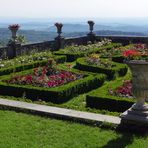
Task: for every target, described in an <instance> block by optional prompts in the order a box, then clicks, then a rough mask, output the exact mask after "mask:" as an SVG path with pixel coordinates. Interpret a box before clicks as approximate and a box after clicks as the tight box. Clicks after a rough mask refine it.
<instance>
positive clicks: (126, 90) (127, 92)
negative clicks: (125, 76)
mask: <svg viewBox="0 0 148 148" xmlns="http://www.w3.org/2000/svg"><path fill="white" fill-rule="evenodd" d="M109 93H110V94H111V95H114V96H118V97H124V98H133V95H132V82H131V80H126V81H124V82H123V85H122V86H119V87H117V88H116V89H115V90H112V89H109Z"/></svg>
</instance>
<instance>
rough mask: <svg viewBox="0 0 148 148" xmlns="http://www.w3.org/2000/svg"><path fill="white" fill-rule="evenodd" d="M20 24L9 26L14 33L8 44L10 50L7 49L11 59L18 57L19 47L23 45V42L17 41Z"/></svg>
mask: <svg viewBox="0 0 148 148" xmlns="http://www.w3.org/2000/svg"><path fill="white" fill-rule="evenodd" d="M19 27H20V26H19V25H18V24H14V25H10V26H9V27H8V28H9V30H10V31H11V34H12V38H11V39H10V40H9V42H8V44H7V46H8V50H7V57H8V58H9V59H11V58H14V57H16V55H17V51H16V50H17V49H19V48H20V47H21V44H20V43H18V42H17V40H16V38H17V31H18V29H19Z"/></svg>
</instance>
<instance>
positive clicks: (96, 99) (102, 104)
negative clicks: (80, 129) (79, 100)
mask: <svg viewBox="0 0 148 148" xmlns="http://www.w3.org/2000/svg"><path fill="white" fill-rule="evenodd" d="M126 79H130V76H129V74H127V75H126V76H125V77H124V78H122V77H120V78H117V79H116V80H114V81H110V82H108V83H106V84H105V85H103V86H102V87H100V88H98V89H96V90H94V91H92V92H91V93H89V94H88V95H87V96H86V104H87V106H88V107H91V108H96V109H105V110H109V111H116V112H123V111H125V110H127V109H128V108H130V107H131V106H132V104H133V103H134V102H135V99H130V98H123V97H118V96H113V95H110V94H109V92H108V90H109V89H110V88H111V89H113V90H115V89H116V88H117V87H119V86H121V85H122V84H123V80H126Z"/></svg>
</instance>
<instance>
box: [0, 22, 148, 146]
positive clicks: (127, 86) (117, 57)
mask: <svg viewBox="0 0 148 148" xmlns="http://www.w3.org/2000/svg"><path fill="white" fill-rule="evenodd" d="M88 24H89V27H90V32H89V33H88V35H87V39H86V40H85V41H84V42H83V41H80V40H81V39H80V40H78V42H76V41H75V42H74V43H73V42H70V44H67V45H65V39H64V37H63V36H62V35H61V33H62V27H63V25H62V24H61V23H56V24H55V26H56V27H57V33H58V36H57V37H56V38H55V41H54V42H55V43H56V44H55V46H54V50H53V49H52V47H51V48H50V47H48V48H47V47H46V49H45V50H44V47H42V46H38V47H39V50H38V52H36V51H37V50H36V48H38V47H31V48H32V49H31V50H32V52H30V51H29V50H27V52H28V53H27V52H26V53H25V54H24V53H23V52H22V51H21V50H20V49H21V48H22V47H23V45H21V44H20V43H19V42H18V41H17V38H16V32H17V30H18V29H19V27H20V26H19V25H17V24H16V25H10V26H9V29H10V30H11V31H12V39H11V40H10V41H9V43H8V48H7V50H5V53H3V54H1V55H0V56H1V60H0V96H1V98H4V99H9V100H18V101H22V102H31V103H35V104H42V105H47V106H55V107H60V108H67V109H72V110H78V111H84V112H91V113H96V114H104V115H111V116H115V117H120V118H121V123H120V125H118V127H117V126H115V125H105V123H104V126H105V127H106V126H107V128H109V131H110V130H113V131H116V130H119V131H120V132H121V133H122V131H123V130H125V131H130V132H131V133H134V132H136V131H137V132H138V133H140V134H142V133H145V132H146V133H147V129H148V127H147V126H148V105H147V101H148V77H147V76H148V42H147V43H146V42H145V43H143V42H141V41H137V39H136V42H128V43H123V42H120V41H119V42H114V39H113V40H112V39H110V38H109V37H104V38H101V39H96V35H95V33H94V32H93V25H94V22H93V21H88ZM69 41H70V40H69ZM126 42H127V41H126ZM24 46H27V45H24ZM28 46H29V45H28ZM25 48H27V47H25ZM33 48H34V49H33ZM29 49H30V47H29ZM42 49H43V51H42ZM3 109H4V108H3V107H1V110H3ZM5 109H6V108H5ZM6 110H7V109H6ZM63 126H64V125H63ZM99 128H102V127H99ZM105 130H107V129H106V128H105ZM117 135H118V134H117ZM123 135H124V134H123ZM129 135H130V134H129ZM129 135H128V136H127V137H130V136H129ZM142 138H143V137H142ZM142 138H141V141H142V140H143V139H142ZM137 139H138V138H137ZM108 141H109V140H108ZM123 141H124V140H123ZM135 141H136V138H135ZM126 142H127V143H128V142H129V141H128V140H127V139H126V140H125V143H126ZM123 145H124V144H122V145H119V147H120V146H123ZM125 145H126V144H125ZM139 145H140V144H139ZM141 145H142V144H141ZM93 146H94V147H95V145H93ZM143 146H146V145H144V144H143ZM134 147H136V144H135V146H134Z"/></svg>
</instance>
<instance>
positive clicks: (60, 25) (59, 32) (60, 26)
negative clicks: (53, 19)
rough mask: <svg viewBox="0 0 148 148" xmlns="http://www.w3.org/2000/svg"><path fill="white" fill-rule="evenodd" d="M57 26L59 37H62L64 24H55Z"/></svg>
mask: <svg viewBox="0 0 148 148" xmlns="http://www.w3.org/2000/svg"><path fill="white" fill-rule="evenodd" d="M55 26H56V28H57V33H58V36H61V33H62V27H63V24H62V23H55Z"/></svg>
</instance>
